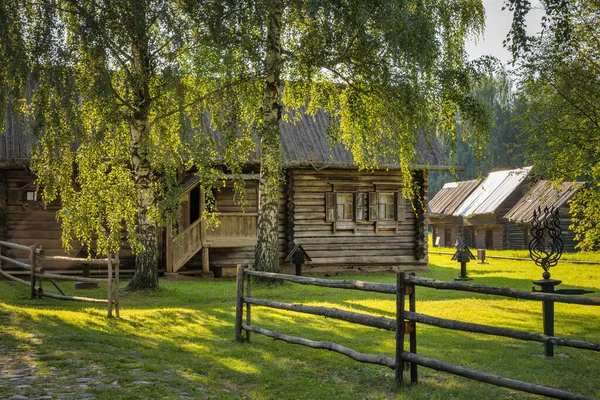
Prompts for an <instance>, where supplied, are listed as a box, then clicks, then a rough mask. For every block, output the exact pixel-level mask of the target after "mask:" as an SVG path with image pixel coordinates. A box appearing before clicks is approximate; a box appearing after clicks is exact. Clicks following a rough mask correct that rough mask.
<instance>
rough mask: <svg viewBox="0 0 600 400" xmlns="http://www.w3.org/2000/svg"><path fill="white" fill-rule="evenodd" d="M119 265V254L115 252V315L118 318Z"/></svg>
mask: <svg viewBox="0 0 600 400" xmlns="http://www.w3.org/2000/svg"><path fill="white" fill-rule="evenodd" d="M120 267H121V260H120V259H119V255H118V254H115V315H116V317H117V318H120V317H121V315H120V313H119V311H120V308H121V307H120V304H119V268H120Z"/></svg>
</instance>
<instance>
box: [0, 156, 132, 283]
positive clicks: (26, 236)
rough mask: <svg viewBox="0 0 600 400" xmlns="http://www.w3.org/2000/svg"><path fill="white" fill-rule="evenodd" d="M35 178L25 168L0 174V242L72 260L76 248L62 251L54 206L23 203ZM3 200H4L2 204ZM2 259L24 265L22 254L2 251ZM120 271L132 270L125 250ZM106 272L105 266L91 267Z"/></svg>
mask: <svg viewBox="0 0 600 400" xmlns="http://www.w3.org/2000/svg"><path fill="white" fill-rule="evenodd" d="M34 181H35V176H34V175H33V174H32V173H31V172H29V171H28V170H27V169H25V168H20V169H4V170H0V235H3V238H2V240H6V241H8V242H13V243H17V244H22V245H26V246H30V245H33V244H37V245H41V246H42V247H43V249H44V253H45V255H48V256H65V255H69V256H76V255H77V252H78V251H79V249H80V244H79V243H78V242H75V241H73V242H72V244H71V245H72V246H73V250H71V251H70V253H67V252H65V250H64V248H63V247H62V242H61V234H62V229H61V226H60V222H58V221H57V219H56V212H57V211H58V210H59V204H58V202H53V203H51V204H49V205H47V206H46V207H44V205H43V204H42V202H41V201H39V200H37V199H36V200H29V201H28V200H27V197H26V193H27V192H28V191H30V192H34V191H35V185H34ZM3 198H5V199H6V200H5V201H3ZM4 251H5V252H6V255H7V256H8V257H11V258H16V259H17V260H18V261H22V262H28V260H29V259H28V255H27V253H25V252H22V251H17V250H11V249H4ZM120 257H121V260H122V267H123V268H131V267H133V261H134V259H133V256H132V254H131V250H130V249H129V247H127V246H126V247H125V248H123V249H122V251H121V254H120ZM44 266H45V267H46V268H47V269H48V270H52V271H73V272H76V271H81V266H80V265H76V264H66V263H64V262H59V261H46V262H45V264H44ZM97 268H100V269H102V271H105V270H106V266H94V267H92V272H96V271H95V269H97Z"/></svg>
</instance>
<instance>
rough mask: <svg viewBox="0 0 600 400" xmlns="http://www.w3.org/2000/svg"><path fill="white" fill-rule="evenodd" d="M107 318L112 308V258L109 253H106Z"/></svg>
mask: <svg viewBox="0 0 600 400" xmlns="http://www.w3.org/2000/svg"><path fill="white" fill-rule="evenodd" d="M107 282H108V318H112V308H113V287H112V283H113V268H112V258H111V255H110V254H109V255H108V280H107Z"/></svg>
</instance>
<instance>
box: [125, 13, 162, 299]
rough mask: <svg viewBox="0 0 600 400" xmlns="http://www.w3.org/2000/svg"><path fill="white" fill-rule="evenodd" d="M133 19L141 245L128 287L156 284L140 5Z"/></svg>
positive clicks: (146, 61) (134, 152) (134, 153)
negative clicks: (137, 22)
mask: <svg viewBox="0 0 600 400" xmlns="http://www.w3.org/2000/svg"><path fill="white" fill-rule="evenodd" d="M137 11H138V12H139V15H138V19H137V21H140V26H139V27H138V29H136V32H137V35H136V36H135V37H134V40H133V43H132V68H131V70H132V80H133V82H132V86H133V88H134V91H133V93H134V94H133V97H134V101H133V102H134V110H135V111H134V112H133V122H132V124H131V139H132V142H131V162H132V167H133V175H134V181H135V185H136V189H137V196H138V208H139V210H138V237H139V241H140V244H141V245H142V247H143V249H142V250H141V251H138V252H137V253H136V256H135V274H134V275H133V279H132V280H131V282H130V283H129V285H128V286H127V289H129V290H139V289H151V288H155V287H157V286H158V251H159V248H158V235H157V224H156V222H154V221H152V220H150V219H149V218H148V211H149V210H150V208H151V207H152V205H153V204H154V201H155V194H154V190H153V189H152V183H153V179H155V177H154V176H153V174H152V169H151V166H150V125H149V123H148V120H149V114H150V103H151V96H150V76H151V73H152V68H151V65H150V54H149V49H148V36H147V30H146V29H145V25H146V23H145V19H146V15H145V12H144V11H143V7H140V9H138V10H137Z"/></svg>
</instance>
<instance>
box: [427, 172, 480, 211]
mask: <svg viewBox="0 0 600 400" xmlns="http://www.w3.org/2000/svg"><path fill="white" fill-rule="evenodd" d="M480 183H481V179H474V180H470V181H461V182H448V183H446V184H445V185H444V186H443V187H442V189H441V190H440V191H439V192H437V194H436V195H435V196H434V197H433V199H431V201H430V202H429V215H430V216H431V217H435V216H446V215H452V214H454V213H455V212H456V210H457V209H458V207H460V205H461V204H462V203H463V201H465V199H466V198H467V197H468V196H469V195H470V194H471V193H472V192H473V190H475V189H476V188H477V186H479V184H480Z"/></svg>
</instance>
